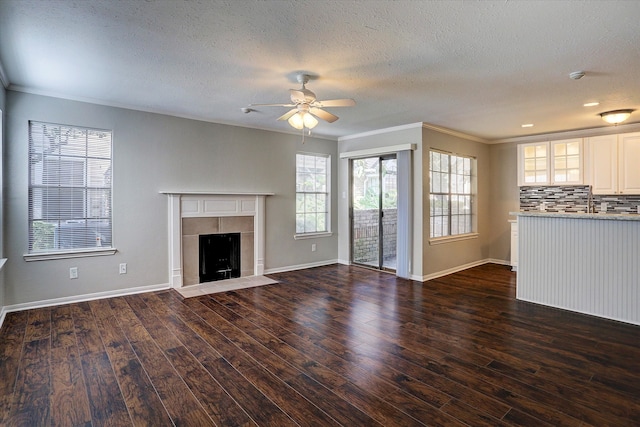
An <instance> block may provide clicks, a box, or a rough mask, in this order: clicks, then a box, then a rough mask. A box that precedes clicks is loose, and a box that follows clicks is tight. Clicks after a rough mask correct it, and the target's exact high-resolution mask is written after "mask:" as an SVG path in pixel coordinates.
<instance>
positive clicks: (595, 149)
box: [586, 135, 618, 194]
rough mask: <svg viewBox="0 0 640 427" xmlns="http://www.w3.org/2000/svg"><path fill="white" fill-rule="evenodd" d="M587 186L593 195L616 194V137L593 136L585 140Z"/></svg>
mask: <svg viewBox="0 0 640 427" xmlns="http://www.w3.org/2000/svg"><path fill="white" fill-rule="evenodd" d="M586 146H587V158H588V161H587V163H588V166H587V184H590V185H591V188H592V191H593V194H616V193H617V192H618V135H604V136H594V137H591V138H587V139H586Z"/></svg>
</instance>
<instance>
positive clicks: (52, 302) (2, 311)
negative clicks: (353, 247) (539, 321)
mask: <svg viewBox="0 0 640 427" xmlns="http://www.w3.org/2000/svg"><path fill="white" fill-rule="evenodd" d="M489 263H493V264H501V265H510V263H509V262H508V261H504V260H500V259H493V258H487V259H484V260H481V261H476V262H471V263H468V264H463V265H459V266H457V267H453V268H449V269H447V270H442V271H439V272H437V273H431V274H428V275H426V276H415V275H412V276H411V280H416V281H418V282H426V281H427V280H431V279H436V278H438V277H442V276H446V275H447V274H452V273H457V272H458V271H462V270H466V269H467V268H471V267H477V266H479V265H483V264H489ZM331 264H343V265H350V264H351V263H350V262H348V261H345V260H341V259H332V260H326V261H318V262H312V263H307V264H298V265H290V266H286V267H278V268H270V269H268V270H265V272H264V274H274V273H284V272H287V271H295V270H304V269H306V268H313V267H322V266H324V265H331ZM170 288H171V285H170V284H169V283H163V284H160V285H149V286H139V287H135V288H127V289H118V290H114V291H105V292H96V293H92V294H84V295H75V296H70V297H64V298H54V299H49V300H42V301H34V302H27V303H22V304H13V305H7V306H4V307H0V328H1V327H2V323H3V322H4V319H5V317H6V315H7V313H10V312H12V311H22V310H30V309H34V308H42V307H52V306H56V305H63V304H73V303H76V302H83V301H91V300H95V299H101V298H113V297H119V296H124V295H133V294H140V293H144V292H153V291H162V290H165V289H170Z"/></svg>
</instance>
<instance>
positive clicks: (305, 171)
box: [296, 153, 331, 235]
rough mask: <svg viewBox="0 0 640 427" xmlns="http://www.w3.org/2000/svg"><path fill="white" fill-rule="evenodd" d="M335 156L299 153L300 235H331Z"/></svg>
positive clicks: (297, 214) (297, 191)
mask: <svg viewBox="0 0 640 427" xmlns="http://www.w3.org/2000/svg"><path fill="white" fill-rule="evenodd" d="M330 170H331V157H329V156H327V155H323V154H300V153H299V154H296V235H303V234H312V233H315V234H317V233H329V231H330V224H329V200H330V198H329V191H330V190H329V189H330V188H331V186H330V182H329V177H330Z"/></svg>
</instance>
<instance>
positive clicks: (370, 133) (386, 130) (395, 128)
mask: <svg viewBox="0 0 640 427" xmlns="http://www.w3.org/2000/svg"><path fill="white" fill-rule="evenodd" d="M422 125H423V123H422V122H418V123H410V124H407V125H400V126H393V127H390V128H384V129H376V130H371V131H367V132H361V133H356V134H353V135H346V136H341V137H339V138H338V142H342V141H348V140H350V139H357V138H364V137H367V136H373V135H383V134H385V133H389V132H398V131H401V130H407V129H415V128H419V127H422Z"/></svg>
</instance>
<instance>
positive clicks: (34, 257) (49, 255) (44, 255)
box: [22, 247, 118, 262]
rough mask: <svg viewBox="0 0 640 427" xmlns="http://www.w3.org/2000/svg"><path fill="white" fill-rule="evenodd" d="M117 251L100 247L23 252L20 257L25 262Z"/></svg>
mask: <svg viewBox="0 0 640 427" xmlns="http://www.w3.org/2000/svg"><path fill="white" fill-rule="evenodd" d="M117 251H118V250H117V249H116V248H113V247H111V248H101V249H83V250H65V251H58V252H38V253H32V254H23V255H22V258H24V260H25V261H27V262H30V261H49V260H52V259H70V258H85V257H94V256H105V255H114V254H115V253H116V252H117Z"/></svg>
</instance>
